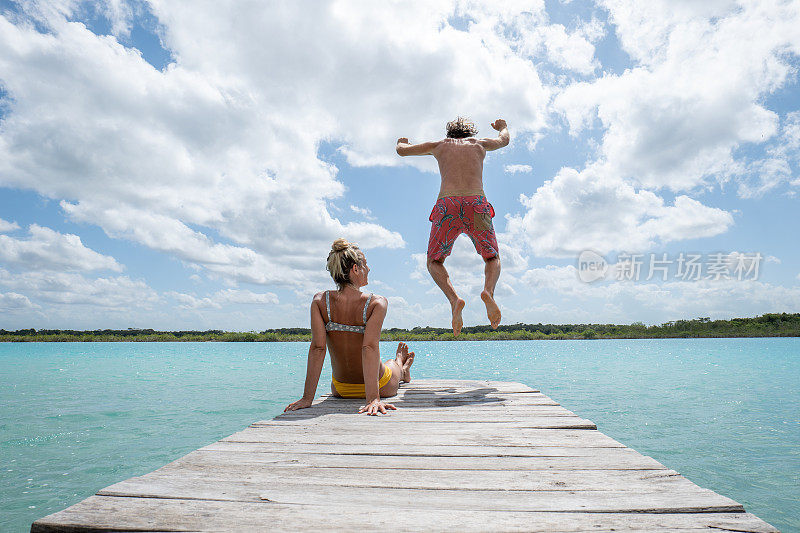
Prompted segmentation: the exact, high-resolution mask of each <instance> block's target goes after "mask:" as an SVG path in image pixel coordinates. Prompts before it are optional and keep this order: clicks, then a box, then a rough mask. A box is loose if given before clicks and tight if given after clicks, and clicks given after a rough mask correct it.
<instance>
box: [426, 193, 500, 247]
mask: <svg viewBox="0 0 800 533" xmlns="http://www.w3.org/2000/svg"><path fill="white" fill-rule="evenodd" d="M493 216H494V208H493V207H492V204H490V203H489V202H488V201H487V200H486V197H485V196H483V195H472V196H444V197H442V198H439V199H438V200H437V201H436V205H434V206H433V211H431V216H430V221H431V236H430V238H429V239H428V258H429V259H432V260H434V261H441V260H443V259H444V258H445V257H447V256H448V255H450V252H451V251H452V250H453V243H454V242H456V238H457V237H458V236H459V235H461V234H462V233H466V234H467V235H469V238H470V239H472V244H474V245H475V250H476V251H477V252H478V253H479V254H480V255H481V257H483V258H484V259H491V258H492V257H497V256H498V251H497V237H496V236H495V234H494V226H492V217H493Z"/></svg>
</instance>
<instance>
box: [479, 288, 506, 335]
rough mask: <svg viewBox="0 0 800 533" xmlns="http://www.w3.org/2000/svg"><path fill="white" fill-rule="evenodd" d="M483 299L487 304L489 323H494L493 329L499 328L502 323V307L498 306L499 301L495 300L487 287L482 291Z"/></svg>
mask: <svg viewBox="0 0 800 533" xmlns="http://www.w3.org/2000/svg"><path fill="white" fill-rule="evenodd" d="M481 300H483V303H484V304H486V316H487V317H489V323H490V324H491V325H492V329H497V326H499V325H500V318H501V316H502V314H501V313H500V307H498V305H497V303H496V302H495V301H494V298H493V297H492V295H491V294H489V291H487V290H486V289H484V290H483V292H481Z"/></svg>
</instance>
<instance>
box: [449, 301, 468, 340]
mask: <svg viewBox="0 0 800 533" xmlns="http://www.w3.org/2000/svg"><path fill="white" fill-rule="evenodd" d="M465 305H467V302H465V301H464V300H462V299H461V298H458V299H457V300H456V303H455V304H451V307H452V309H453V335H454V336H455V337H458V336H459V334H460V333H461V327H462V326H463V325H464V319H463V318H461V311H462V310H463V309H464V306H465Z"/></svg>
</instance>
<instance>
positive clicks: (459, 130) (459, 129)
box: [447, 117, 478, 139]
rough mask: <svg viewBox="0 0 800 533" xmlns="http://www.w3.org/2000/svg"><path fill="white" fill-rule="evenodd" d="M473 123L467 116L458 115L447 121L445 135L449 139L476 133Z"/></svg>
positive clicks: (461, 137) (470, 135)
mask: <svg viewBox="0 0 800 533" xmlns="http://www.w3.org/2000/svg"><path fill="white" fill-rule="evenodd" d="M477 133H478V130H477V129H475V124H474V123H473V122H472V121H471V120H470V119H468V118H464V117H458V118H456V119H455V120H452V121H450V122H448V123H447V136H448V137H449V138H451V139H463V138H465V137H472V136H473V135H475V134H477Z"/></svg>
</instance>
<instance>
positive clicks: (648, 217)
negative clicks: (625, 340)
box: [507, 165, 733, 257]
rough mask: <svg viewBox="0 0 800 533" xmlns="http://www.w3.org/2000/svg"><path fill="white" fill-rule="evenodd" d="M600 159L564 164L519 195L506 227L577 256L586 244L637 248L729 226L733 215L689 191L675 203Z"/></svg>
mask: <svg viewBox="0 0 800 533" xmlns="http://www.w3.org/2000/svg"><path fill="white" fill-rule="evenodd" d="M607 172H608V169H607V168H606V167H603V166H601V165H591V166H589V167H588V168H586V169H585V170H583V171H582V172H578V171H576V170H574V169H572V168H563V169H561V171H560V172H559V173H558V175H556V176H555V177H554V178H553V179H552V180H548V181H546V182H545V183H544V185H542V186H541V187H539V188H538V189H537V190H536V192H534V193H533V194H532V195H531V196H529V197H527V196H524V195H522V196H521V198H520V201H521V202H522V204H523V205H524V206H525V207H527V211H526V212H525V213H524V214H522V215H509V216H508V227H507V229H508V232H509V233H511V234H513V235H515V236H516V237H518V238H520V239H522V240H523V241H524V242H527V244H528V245H529V246H530V248H531V249H532V250H533V251H534V253H536V254H537V255H544V256H552V257H570V256H577V254H578V253H580V252H581V251H583V250H595V251H597V252H599V253H607V252H609V251H612V250H626V251H639V250H645V249H647V248H649V247H651V246H652V245H654V244H655V243H656V242H657V241H658V240H660V241H661V242H668V241H676V240H681V239H689V238H698V237H710V236H713V235H717V234H720V233H723V232H725V231H726V230H727V229H728V228H729V227H730V226H731V225H732V224H733V217H732V215H731V214H730V213H728V212H727V211H724V210H722V209H718V208H713V207H708V206H705V205H703V204H701V203H700V202H698V201H696V200H693V199H691V198H689V197H687V196H678V197H676V198H675V201H674V203H673V205H671V206H668V205H664V200H663V199H662V198H660V197H659V196H657V195H655V194H654V193H652V192H650V191H646V190H644V189H640V190H638V191H637V190H636V189H635V188H634V187H633V186H632V185H630V184H628V183H625V182H623V181H621V180H619V179H617V178H616V177H615V176H613V175H609V174H607Z"/></svg>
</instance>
